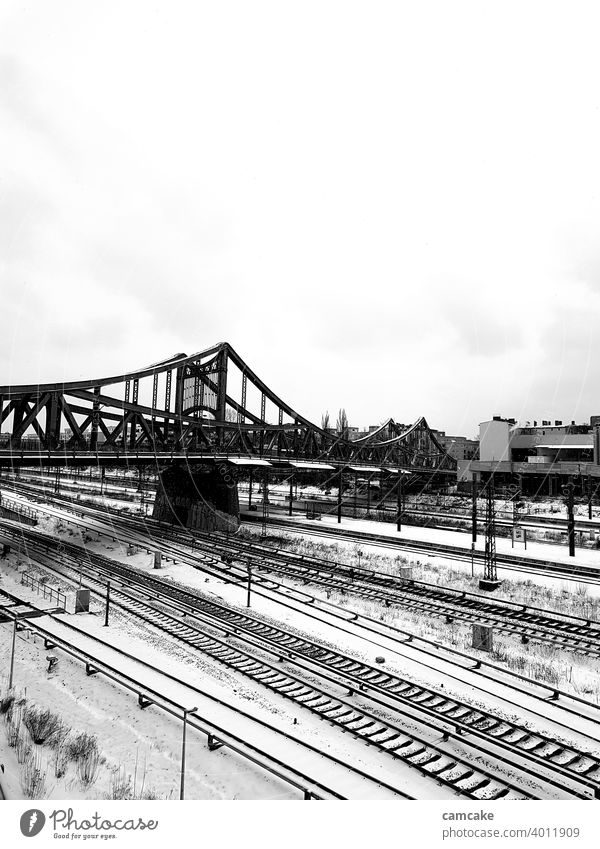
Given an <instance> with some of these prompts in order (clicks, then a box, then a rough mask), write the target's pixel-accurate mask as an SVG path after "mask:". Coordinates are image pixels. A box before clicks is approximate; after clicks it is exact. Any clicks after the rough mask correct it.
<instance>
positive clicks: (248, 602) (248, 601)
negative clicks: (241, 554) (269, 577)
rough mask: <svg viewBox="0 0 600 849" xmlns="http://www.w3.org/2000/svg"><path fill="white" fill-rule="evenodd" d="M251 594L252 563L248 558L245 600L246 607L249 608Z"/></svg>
mask: <svg viewBox="0 0 600 849" xmlns="http://www.w3.org/2000/svg"><path fill="white" fill-rule="evenodd" d="M251 592H252V561H251V560H250V558H248V595H247V598H246V607H250V593H251Z"/></svg>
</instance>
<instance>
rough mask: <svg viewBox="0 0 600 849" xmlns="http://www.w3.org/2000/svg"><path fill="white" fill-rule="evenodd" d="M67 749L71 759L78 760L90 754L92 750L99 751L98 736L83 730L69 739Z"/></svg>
mask: <svg viewBox="0 0 600 849" xmlns="http://www.w3.org/2000/svg"><path fill="white" fill-rule="evenodd" d="M66 749H67V754H68V757H69V760H72V761H77V762H78V761H80V760H82V759H84V758H86V757H88V756H90V755H91V753H92V752H98V738H97V737H96V736H95V735H94V734H88V733H87V732H86V731H81V732H80V733H79V734H75V735H74V736H73V737H71V739H70V740H68V741H67V743H66Z"/></svg>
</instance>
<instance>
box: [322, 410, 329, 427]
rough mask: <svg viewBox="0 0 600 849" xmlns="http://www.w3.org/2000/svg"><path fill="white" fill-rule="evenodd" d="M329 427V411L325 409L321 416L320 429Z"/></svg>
mask: <svg viewBox="0 0 600 849" xmlns="http://www.w3.org/2000/svg"><path fill="white" fill-rule="evenodd" d="M330 427H331V422H330V419H329V411H328V410H326V411H325V412H324V413H323V415H322V416H321V430H329V428H330Z"/></svg>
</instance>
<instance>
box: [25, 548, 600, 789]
mask: <svg viewBox="0 0 600 849" xmlns="http://www.w3.org/2000/svg"><path fill="white" fill-rule="evenodd" d="M28 536H31V535H30V534H28ZM76 548H77V547H75V546H72V545H69V551H70V553H71V554H72V555H73V556H74V557H75V558H76V562H75V564H74V565H73V567H72V569H73V572H74V576H73V580H76V577H77V575H79V573H80V572H81V565H80V563H79V562H77V557H79V558H80V557H81V554H82V552H81V551H76V550H74V549H76ZM30 556H31V552H30ZM44 559H45V558H44ZM90 566H91V569H90V571H89V573H86V577H87V578H88V581H92V582H93V583H96V584H97V586H98V595H102V593H103V590H104V585H103V583H102V581H100V580H98V575H102V574H103V575H104V576H105V577H106V578H109V579H111V581H113V580H114V579H115V577H118V578H119V581H120V583H121V585H122V586H126V587H128V591H124V590H119V591H118V594H119V596H120V597H122V598H124V599H125V602H123V601H122V602H121V606H123V607H124V608H125V609H127V610H129V612H132V609H133V611H134V612H136V613H137V615H138V616H141V618H143V619H145V620H146V621H147V622H149V623H150V624H157V623H159V625H160V627H162V628H163V629H164V630H166V631H167V632H168V633H171V635H172V636H176V637H177V638H178V639H183V641H184V642H188V643H191V644H192V645H195V646H196V647H199V648H201V649H202V650H203V651H205V652H206V653H208V654H209V655H210V656H212V657H213V658H215V659H217V660H220V661H221V662H225V663H226V664H227V665H232V664H233V667H234V668H236V669H238V671H242V672H244V673H245V674H250V677H255V678H258V680H260V681H262V683H264V684H266V685H267V686H269V687H271V688H272V689H274V690H275V691H278V692H280V693H281V692H282V694H283V695H287V697H288V698H289V697H290V694H291V695H292V696H299V697H300V698H301V700H302V701H303V702H304V703H305V705H306V706H309V707H310V706H311V704H312V703H314V704H315V705H316V704H318V705H319V706H318V710H319V711H320V712H322V714H323V715H324V716H325V717H326V718H328V719H330V720H331V718H332V717H333V719H334V723H336V724H341V725H342V727H344V728H347V729H349V730H350V731H353V732H354V733H356V732H357V731H358V736H360V737H363V736H364V737H366V738H367V739H368V740H369V742H370V743H372V744H373V743H374V744H375V745H377V744H378V743H379V744H381V743H390V741H395V746H401V747H402V749H403V750H406V751H408V753H409V758H408V763H410V764H411V765H414V754H415V752H414V749H411V748H410V746H411V745H412V744H411V743H410V740H411V739H412V738H408V739H407V738H406V736H405V737H402V736H400V737H399V736H398V735H399V734H400V735H402V732H401V731H400V730H394V729H390V727H389V726H387V727H386V726H385V725H383V724H382V723H381V720H380V719H379V720H373V719H372V718H370V717H367V720H366V724H365V721H364V720H363V718H361V716H360V715H359V716H357V713H356V708H355V707H354V706H353V705H351V704H349V703H348V702H343V701H340V700H339V699H337V700H333V699H332V698H331V695H330V694H323V693H322V692H316V693H315V692H314V689H311V688H308V689H307V688H306V685H305V684H303V682H302V681H300V680H298V679H294V678H292V679H291V681H290V676H289V675H287V674H285V675H284V674H282V673H281V671H280V670H279V669H276V668H274V667H272V666H267V669H266V670H265V668H264V661H262V660H260V659H258V658H256V657H254V658H251V659H250V660H249V658H248V657H247V656H246V655H247V652H245V653H244V654H243V655H242V657H241V659H240V656H239V652H238V651H237V650H234V649H232V648H231V647H230V646H228V644H226V643H225V642H223V640H222V639H215V637H214V635H208V634H206V633H203V632H202V631H200V629H199V628H198V626H197V625H195V624H194V625H190V615H193V617H194V619H196V620H197V619H199V618H200V619H202V620H203V621H204V622H206V623H208V624H209V625H211V626H213V627H214V628H215V629H218V630H219V631H220V632H222V631H223V629H225V635H226V636H227V637H228V638H229V639H232V638H233V639H238V640H239V639H240V636H239V635H240V634H242V635H243V637H244V640H245V641H246V642H248V641H249V640H251V641H252V642H253V644H254V645H255V646H256V647H258V648H260V649H262V650H266V651H268V652H270V653H272V654H274V655H275V656H276V657H277V658H278V659H283V657H285V660H286V662H288V663H290V662H293V663H294V665H296V666H299V667H300V668H303V669H305V670H306V671H308V672H314V671H315V667H317V670H318V671H319V672H320V675H321V677H326V679H327V680H328V681H329V683H334V684H335V683H340V681H339V679H340V678H342V680H343V683H344V684H345V685H346V686H349V687H350V692H351V693H352V692H360V693H361V694H367V695H368V696H369V697H370V699H371V700H375V701H377V702H378V703H379V704H381V705H384V706H388V707H389V706H390V705H391V706H393V707H394V708H395V709H396V711H399V712H400V713H402V714H404V715H406V716H408V717H409V718H413V717H412V716H411V713H407V710H406V709H407V708H412V709H414V708H415V707H416V708H417V709H418V711H419V713H421V714H425V715H426V716H427V717H429V718H435V719H439V718H441V719H442V720H443V722H444V725H445V728H446V730H445V731H444V739H449V738H451V737H454V738H455V739H457V740H458V739H459V738H460V742H463V743H464V735H465V734H467V735H468V736H474V737H476V738H478V739H479V740H481V741H485V745H484V746H481V747H480V748H481V751H482V752H483V753H486V754H489V753H490V747H491V748H494V747H495V748H504V750H505V751H509V752H510V753H511V756H512V757H515V756H516V757H517V759H518V758H523V757H525V758H526V759H527V760H529V761H533V762H534V763H535V764H536V770H539V768H540V767H542V768H543V767H545V768H548V767H550V768H551V769H552V770H554V771H556V772H558V773H559V774H560V776H561V782H562V781H564V779H566V778H570V779H575V780H576V781H579V782H583V784H584V785H585V786H586V788H587V791H588V792H591V793H593V795H594V796H595V797H597V796H598V795H600V784H599V781H600V760H599V759H598V758H596V757H594V756H593V755H590V754H588V753H584V752H580V751H577V750H576V749H573V748H571V747H568V746H565V745H563V744H561V743H557V742H556V741H554V740H552V739H549V738H547V737H545V736H543V735H539V734H537V733H535V732H532V731H530V730H529V729H527V728H525V727H523V726H519V725H517V724H515V723H510V722H506V721H505V720H503V719H501V718H499V717H497V716H493V715H492V714H490V713H486V712H485V711H481V710H478V709H475V708H473V707H472V706H469V705H467V704H464V703H461V702H460V701H457V700H456V699H451V698H449V697H448V696H447V695H446V694H445V693H443V692H442V693H440V692H435V691H433V690H431V689H427V688H424V687H422V686H419V685H416V684H415V683H414V682H411V681H408V680H406V679H401V678H398V677H397V676H394V675H391V674H390V673H387V672H384V671H383V670H381V669H378V668H376V667H372V666H369V665H368V664H365V663H362V662H359V661H357V660H356V659H355V658H352V657H349V656H347V655H343V654H342V653H340V652H334V651H332V650H331V649H329V648H328V647H325V646H322V645H320V644H317V643H315V642H314V641H311V640H307V639H302V638H299V637H298V636H297V635H295V634H293V633H290V632H288V631H284V630H282V629H280V628H274V627H273V626H272V625H270V624H268V623H265V622H263V621H261V620H260V619H257V618H256V617H252V616H248V615H247V614H246V615H244V614H241V613H240V612H239V611H236V610H235V609H231V608H228V607H227V606H225V605H221V604H217V603H215V602H213V601H209V600H207V599H205V598H202V597H199V596H198V595H197V594H194V593H191V592H188V591H183V590H181V589H179V588H174V587H172V586H171V585H169V584H167V583H166V582H164V581H161V580H159V579H156V578H153V577H150V576H147V575H144V574H140V573H139V572H138V571H137V570H132V569H131V568H130V567H126V566H123V565H122V564H116V563H114V561H111V560H107V559H106V558H104V557H102V556H100V555H91V556H90ZM51 568H52V569H53V571H58V572H59V573H62V567H61V568H59V569H58V570H57V568H56V566H55V565H53V566H51ZM132 588H136V589H137V590H138V591H139V595H140V596H142V598H143V599H144V600H142V598H137V597H132V596H131V594H130V592H131V589H132ZM150 598H152V599H153V600H156V601H157V602H159V603H160V606H161V608H164V606H165V602H166V603H167V604H168V605H170V606H171V607H172V608H174V610H175V612H176V614H177V615H176V616H175V618H173V616H172V615H171V614H168V613H166V612H165V611H164V609H160V610H156V608H155V607H154V605H149V604H148V602H147V601H146V600H145V599H150ZM182 611H184V614H183V615H184V617H185V621H184V622H182V620H181V618H180V617H181V613H182ZM248 662H250V666H248ZM257 663H258V664H259V667H256V664H257ZM323 670H325V671H326V673H327V674H326V675H325V676H324V675H323ZM332 673H334V674H335V677H334V678H332ZM282 687H283V691H282V690H281V688H282ZM382 696H383V697H384V698H383V699H382V698H381V697H382ZM420 721H421V722H422V721H423V720H422V717H421V718H420ZM425 724H428V723H427V722H426V723H425ZM432 727H434V728H436V729H437V730H439V726H438V725H437V724H434V725H433V726H432ZM448 727H450V728H454V733H452V732H449V731H448ZM390 734H391V735H392V736H390ZM394 735H395V736H394ZM398 740H400V742H397V741H398ZM414 743H415V741H414V739H413V744H414ZM428 745H430V744H427V742H426V741H423V740H419V741H417V755H418V756H421V755H423V752H424V751H428V748H427V746H428ZM395 746H394V745H393V744H392V743H390V745H389V746H385V748H386V749H388V750H389V749H390V748H392V750H394V751H395V753H396V754H397V750H395ZM407 746H408V747H409V748H408V749H407ZM423 746H425V748H423ZM433 754H434V755H436V760H435V761H430V760H428V761H427V763H433V762H436V763H437V761H439V753H435V751H434V753H433ZM429 755H432V753H431V751H429ZM432 757H433V755H432ZM500 760H502V761H506V755H505V756H504V757H502V755H500ZM442 765H443V762H442ZM525 771H528V770H525ZM529 771H530V770H529ZM444 772H445V770H442V777H443V773H444ZM533 774H537V773H533ZM469 777H471V776H469ZM479 780H480V782H481V781H483V779H481V777H480V779H479ZM460 782H461V779H460V778H459V779H458V786H459V787H460ZM549 783H550V784H552V783H554V782H552V780H551V781H550V782H549ZM488 786H489V781H488V782H487V783H484V784H481V783H479V784H478V785H477V788H478V789H482V788H483V787H488ZM557 786H561V785H560V784H559V785H557ZM471 791H472V792H473V788H471ZM503 795H507V794H505V793H504V794H503ZM474 798H477V797H476V796H475V797H474ZM486 798H490V797H489V796H487V797H486ZM493 798H499V797H498V796H494V797H493Z"/></svg>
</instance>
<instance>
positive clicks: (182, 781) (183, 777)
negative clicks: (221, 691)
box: [179, 707, 198, 800]
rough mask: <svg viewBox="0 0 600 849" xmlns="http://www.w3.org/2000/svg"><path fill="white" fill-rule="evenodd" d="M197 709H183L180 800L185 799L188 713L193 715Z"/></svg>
mask: <svg viewBox="0 0 600 849" xmlns="http://www.w3.org/2000/svg"><path fill="white" fill-rule="evenodd" d="M195 710H198V708H195V707H193V708H184V709H183V734H182V738H181V785H180V787H179V798H180V799H181V800H182V799H184V798H185V737H186V730H187V718H188V714H189V713H194V711H195Z"/></svg>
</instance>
